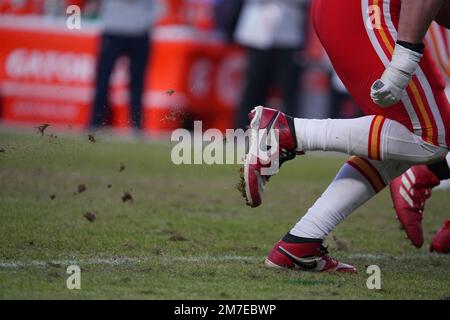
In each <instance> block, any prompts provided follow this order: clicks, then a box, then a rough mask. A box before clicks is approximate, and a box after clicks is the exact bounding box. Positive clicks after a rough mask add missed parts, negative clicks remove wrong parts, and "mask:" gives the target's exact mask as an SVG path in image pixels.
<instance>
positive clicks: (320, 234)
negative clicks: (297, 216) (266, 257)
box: [290, 157, 409, 239]
mask: <svg viewBox="0 0 450 320" xmlns="http://www.w3.org/2000/svg"><path fill="white" fill-rule="evenodd" d="M408 167H409V165H408V164H405V163H404V162H396V161H387V162H386V161H371V160H367V159H363V158H359V157H352V158H351V159H350V160H349V161H348V162H347V163H346V164H345V165H344V166H343V167H342V168H341V170H340V171H339V173H338V174H337V176H336V178H335V179H334V180H333V182H332V183H331V184H330V185H329V187H328V188H327V189H326V190H325V192H324V193H323V194H322V196H321V197H320V198H319V199H318V200H317V201H316V203H314V205H313V206H312V207H311V208H310V209H309V210H308V212H307V213H306V214H305V215H304V216H303V218H302V219H301V220H300V221H299V222H298V223H297V224H296V225H295V226H294V228H293V229H292V230H291V231H290V233H291V234H292V235H294V236H297V237H303V238H313V239H324V238H325V237H326V236H327V235H328V234H329V233H330V232H331V231H332V230H333V229H334V228H335V227H336V226H337V225H338V224H339V223H340V222H341V221H343V220H344V219H345V218H346V217H347V216H348V215H349V214H350V213H352V212H353V211H354V210H356V209H357V208H358V207H360V206H361V205H362V204H364V203H365V202H366V201H367V200H369V199H370V198H372V197H373V196H374V195H375V194H376V193H377V192H379V191H381V190H382V189H383V188H384V187H385V186H386V184H387V183H389V182H390V181H391V180H392V179H394V178H395V177H397V176H399V175H400V174H402V173H403V172H404V171H405V170H407V169H408Z"/></svg>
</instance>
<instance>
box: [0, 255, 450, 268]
mask: <svg viewBox="0 0 450 320" xmlns="http://www.w3.org/2000/svg"><path fill="white" fill-rule="evenodd" d="M264 259H265V257H257V256H230V255H225V256H185V257H180V256H178V257H173V256H142V257H110V258H92V259H66V260H48V261H44V260H30V261H10V262H0V270H6V269H19V268H45V267H50V266H69V265H72V264H75V265H80V266H82V265H124V264H128V263H145V262H149V261H152V260H159V261H161V260H165V261H184V262H194V263H198V262H258V261H260V262H261V263H262V262H263V261H264ZM347 259H348V260H351V259H366V260H383V259H392V260H396V261H405V260H417V259H419V260H430V259H449V260H450V257H449V256H446V255H438V254H430V253H424V254H402V255H397V256H396V255H389V254H366V253H354V254H350V255H349V256H348V257H347V258H345V259H344V260H347Z"/></svg>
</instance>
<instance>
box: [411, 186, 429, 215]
mask: <svg viewBox="0 0 450 320" xmlns="http://www.w3.org/2000/svg"><path fill="white" fill-rule="evenodd" d="M411 191H412V193H411V196H412V197H413V199H414V202H415V207H416V209H417V210H418V212H419V213H420V214H422V212H423V210H424V209H425V202H426V201H427V200H428V199H429V198H430V197H431V188H430V187H424V186H422V185H418V186H414V187H413V188H412V190H411Z"/></svg>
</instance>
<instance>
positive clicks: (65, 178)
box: [0, 132, 450, 299]
mask: <svg viewBox="0 0 450 320" xmlns="http://www.w3.org/2000/svg"><path fill="white" fill-rule="evenodd" d="M1 149H3V152H0V181H1V186H0V219H1V223H0V235H1V236H0V298H2V299H6V298H13V299H16V298H20V299H22V298H25V299H29V298H38V299H41V298H42V299H74V298H76V299H78V298H81V299H110V298H113V299H450V256H438V255H435V254H429V253H428V251H427V246H428V245H429V242H430V239H431V237H432V235H433V234H434V232H435V231H436V230H437V229H438V228H439V227H440V226H441V224H442V222H443V220H444V218H446V217H448V216H450V202H449V200H448V199H449V191H439V192H435V193H434V195H433V198H432V199H431V200H430V201H429V203H428V204H427V208H426V213H425V219H424V225H425V246H424V248H422V249H420V250H417V249H415V248H413V247H412V246H411V245H410V243H409V241H408V240H406V239H405V234H404V232H403V231H400V230H399V228H398V223H397V221H396V219H395V215H394V212H393V209H392V207H391V202H390V199H389V194H388V192H387V190H385V191H384V192H382V193H381V194H379V195H378V196H376V197H375V198H374V199H372V200H371V201H370V202H369V203H368V204H366V205H364V206H363V207H362V208H360V209H359V210H357V211H356V212H354V213H353V214H352V215H351V216H350V217H349V218H348V219H347V220H346V221H345V222H344V223H342V224H341V225H339V226H338V227H337V229H336V230H335V231H334V232H333V234H332V236H330V237H329V239H328V240H327V245H328V246H329V250H330V253H331V255H334V256H336V257H337V258H340V259H341V260H342V261H343V262H349V263H354V264H355V265H356V266H357V268H358V270H359V273H358V274H357V275H335V274H317V273H305V272H298V271H273V270H267V269H265V268H264V267H263V260H264V257H265V255H266V254H267V253H268V251H269V250H270V249H271V248H272V246H273V244H274V243H275V242H276V241H277V240H278V239H279V238H280V237H282V236H283V235H284V234H285V233H286V231H288V230H289V229H290V228H291V227H292V225H293V224H295V223H296V222H297V220H298V218H299V217H301V216H302V215H303V214H304V213H305V212H306V210H307V208H308V207H309V206H310V205H311V204H312V203H313V202H314V200H315V199H316V198H317V197H318V196H319V195H320V194H321V192H322V191H323V190H324V188H325V187H326V186H327V184H328V182H330V180H331V179H332V178H333V176H334V175H335V174H336V172H337V170H338V169H339V167H340V165H342V163H343V162H344V161H345V157H337V156H330V157H324V156H320V155H317V154H314V155H308V156H303V157H298V158H297V159H296V160H294V161H291V162H289V163H287V164H285V165H284V166H283V168H282V170H281V172H280V173H279V174H278V175H277V176H276V177H274V178H273V179H272V180H271V181H270V184H269V185H268V187H267V192H266V197H265V199H264V200H265V202H264V203H263V205H262V206H261V207H260V208H258V209H250V208H248V207H246V206H245V205H244V201H243V199H242V198H241V196H240V194H239V192H238V191H237V190H236V184H237V182H238V166H230V165H217V166H207V165H188V166H175V165H173V164H172V162H171V159H170V151H171V144H170V142H169V141H167V142H131V143H125V142H118V141H106V140H104V139H101V138H100V139H98V141H97V142H95V143H93V142H90V141H89V140H88V138H87V135H83V136H81V138H77V139H74V138H68V137H66V138H64V137H59V136H58V137H57V138H54V137H53V138H52V137H48V136H43V137H41V136H40V135H39V134H30V135H18V134H13V133H5V132H3V133H0V150H1ZM83 189H85V190H83ZM125 193H127V194H128V195H126V194H125ZM124 195H125V196H124ZM88 213H89V214H88ZM72 264H75V265H79V266H80V268H81V289H80V290H68V289H67V287H66V280H67V277H68V276H69V275H68V274H67V273H66V268H67V266H68V265H72ZM369 265H378V266H379V267H380V268H381V281H382V284H381V285H382V289H381V290H369V289H367V287H366V280H367V277H368V276H369V275H368V274H366V268H367V266H369Z"/></svg>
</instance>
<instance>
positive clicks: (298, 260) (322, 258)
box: [265, 240, 357, 273]
mask: <svg viewBox="0 0 450 320" xmlns="http://www.w3.org/2000/svg"><path fill="white" fill-rule="evenodd" d="M265 265H266V267H269V268H275V269H299V270H304V271H323V272H348V273H357V270H356V268H355V267H354V266H352V265H349V264H345V263H342V262H339V261H337V260H336V259H334V258H331V257H330V256H329V255H328V251H327V249H326V248H325V247H324V246H322V244H321V243H320V242H305V243H291V242H286V241H283V240H280V241H278V242H277V244H275V247H274V248H273V249H272V251H271V252H270V253H269V256H268V257H267V258H266V260H265Z"/></svg>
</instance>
